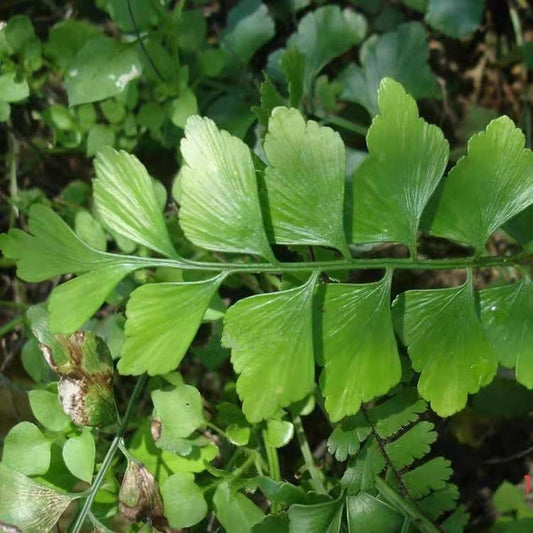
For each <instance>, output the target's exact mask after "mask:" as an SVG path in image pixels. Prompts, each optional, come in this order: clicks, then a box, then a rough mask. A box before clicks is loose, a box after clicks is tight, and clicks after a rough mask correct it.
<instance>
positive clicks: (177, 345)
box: [118, 274, 224, 375]
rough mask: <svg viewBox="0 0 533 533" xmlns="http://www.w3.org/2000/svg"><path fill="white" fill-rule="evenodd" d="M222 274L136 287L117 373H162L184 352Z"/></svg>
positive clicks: (178, 360)
mask: <svg viewBox="0 0 533 533" xmlns="http://www.w3.org/2000/svg"><path fill="white" fill-rule="evenodd" d="M223 278H224V275H223V274H222V275H220V276H217V277H215V278H212V279H209V280H206V281H196V282H189V283H158V284H149V285H144V286H142V287H139V288H138V289H136V290H135V291H134V292H133V293H132V295H131V297H130V300H129V302H128V305H127V308H126V315H127V318H128V320H127V321H126V327H125V333H126V342H125V343H124V348H123V350H122V357H121V359H120V361H119V363H118V370H119V372H120V373H121V374H133V375H139V374H142V373H143V372H148V374H150V375H157V374H166V373H167V372H170V371H172V370H174V369H175V368H176V367H177V366H178V364H179V363H180V361H181V360H182V359H183V357H184V355H185V354H186V352H187V350H188V348H189V345H190V344H191V342H192V340H193V339H194V336H195V335H196V332H197V331H198V328H199V327H200V324H201V322H202V318H203V317H204V315H205V312H206V310H207V306H208V305H209V302H210V300H211V298H212V296H213V294H215V292H216V290H217V288H218V286H219V285H220V283H221V282H222V280H223Z"/></svg>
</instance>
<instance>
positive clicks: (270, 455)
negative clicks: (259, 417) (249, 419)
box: [262, 429, 281, 513]
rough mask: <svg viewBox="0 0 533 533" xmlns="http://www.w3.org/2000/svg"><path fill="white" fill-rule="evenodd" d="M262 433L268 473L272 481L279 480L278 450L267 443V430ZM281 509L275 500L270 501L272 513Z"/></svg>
mask: <svg viewBox="0 0 533 533" xmlns="http://www.w3.org/2000/svg"><path fill="white" fill-rule="evenodd" d="M262 435H263V443H264V444H265V452H266V456H267V461H268V471H269V474H270V478H271V479H273V480H274V481H281V470H280V467H279V457H278V451H277V450H276V448H274V446H271V445H270V444H269V443H268V439H267V432H266V429H264V430H263V432H262ZM280 510H281V508H280V504H279V503H277V502H272V506H271V511H272V513H277V512H279V511H280Z"/></svg>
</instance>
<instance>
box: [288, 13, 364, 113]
mask: <svg viewBox="0 0 533 533" xmlns="http://www.w3.org/2000/svg"><path fill="white" fill-rule="evenodd" d="M366 29H367V22H366V20H365V18H364V17H363V16H362V15H359V14H358V13H355V12H354V11H352V10H350V9H345V10H343V11H341V9H340V8H339V6H323V7H319V8H318V9H316V10H315V11H312V12H311V13H307V15H305V16H304V17H303V18H302V20H300V23H299V24H298V30H297V32H296V33H295V34H294V35H293V36H292V37H291V38H290V39H289V41H288V43H287V44H288V47H289V48H290V47H291V46H294V47H296V48H297V49H298V50H299V51H300V52H301V53H302V54H303V55H304V56H305V73H304V90H305V94H310V93H311V90H312V86H313V81H314V78H315V77H316V76H317V75H318V73H319V72H320V71H321V70H322V69H323V68H324V67H325V66H326V65H327V64H328V63H329V62H330V61H331V60H332V59H334V58H335V57H337V56H340V55H341V54H343V53H344V52H346V51H347V50H349V49H350V48H351V47H352V46H354V45H356V44H359V43H360V42H361V41H362V40H363V38H364V36H365V34H366ZM291 105H292V104H291Z"/></svg>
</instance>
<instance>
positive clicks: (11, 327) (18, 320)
mask: <svg viewBox="0 0 533 533" xmlns="http://www.w3.org/2000/svg"><path fill="white" fill-rule="evenodd" d="M23 322H24V315H19V316H17V317H15V318H14V319H13V320H11V322H8V323H7V324H6V325H5V326H2V327H1V328H0V339H1V338H2V337H3V336H4V335H7V334H8V333H9V332H10V331H13V330H14V329H15V328H16V327H17V326H19V325H20V324H22V323H23Z"/></svg>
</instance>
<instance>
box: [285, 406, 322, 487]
mask: <svg viewBox="0 0 533 533" xmlns="http://www.w3.org/2000/svg"><path fill="white" fill-rule="evenodd" d="M292 423H293V424H294V432H295V433H296V438H297V439H298V444H299V445H300V450H301V452H302V456H303V458H304V461H305V466H306V468H307V471H308V472H309V475H310V476H311V485H312V486H313V489H314V490H315V491H316V492H318V493H319V494H327V493H328V492H327V490H326V488H325V487H324V483H323V482H322V477H321V475H320V471H319V470H318V468H317V467H316V465H315V461H314V460H313V454H312V453H311V448H309V442H308V441H307V435H306V434H305V429H304V426H303V423H302V419H301V417H300V416H295V417H293V419H292Z"/></svg>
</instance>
